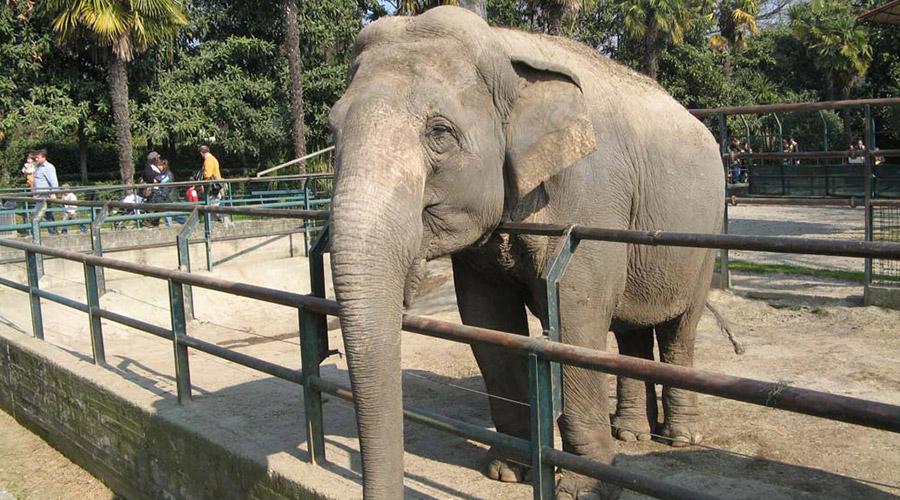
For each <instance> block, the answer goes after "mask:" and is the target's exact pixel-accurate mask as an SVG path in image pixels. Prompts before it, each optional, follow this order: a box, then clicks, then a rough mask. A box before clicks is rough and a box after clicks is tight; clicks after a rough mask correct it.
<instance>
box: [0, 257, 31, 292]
mask: <svg viewBox="0 0 900 500" xmlns="http://www.w3.org/2000/svg"><path fill="white" fill-rule="evenodd" d="M22 260H23V261H24V260H25V259H22ZM0 285H5V286H8V287H10V288H13V289H15V290H18V291H20V292H25V293H28V285H24V284H22V283H17V282H15V281H13V280H8V279H6V278H4V277H2V276H0Z"/></svg>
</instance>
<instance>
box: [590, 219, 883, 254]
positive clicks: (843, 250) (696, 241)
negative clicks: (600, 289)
mask: <svg viewBox="0 0 900 500" xmlns="http://www.w3.org/2000/svg"><path fill="white" fill-rule="evenodd" d="M572 235H573V236H575V237H576V238H580V239H583V240H595V241H618V242H621V243H632V244H637V245H653V246H657V245H669V246H681V247H696V248H723V249H730V250H753V251H759V252H779V253H802V254H809V255H838V256H843V257H874V258H879V259H900V243H885V242H871V241H854V240H813V239H809V238H794V237H787V236H737V235H732V234H701V233H676V232H669V231H632V230H624V229H603V228H599V227H581V226H575V228H573V229H572Z"/></svg>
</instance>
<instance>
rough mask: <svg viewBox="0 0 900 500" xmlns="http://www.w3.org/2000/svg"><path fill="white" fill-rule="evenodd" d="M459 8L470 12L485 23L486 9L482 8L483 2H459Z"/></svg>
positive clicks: (467, 0) (468, 0)
mask: <svg viewBox="0 0 900 500" xmlns="http://www.w3.org/2000/svg"><path fill="white" fill-rule="evenodd" d="M459 6H460V7H463V8H465V9H469V10H471V11H472V12H474V13H476V14H478V15H479V16H481V18H482V19H484V20H485V21H487V9H485V8H484V0H460V1H459Z"/></svg>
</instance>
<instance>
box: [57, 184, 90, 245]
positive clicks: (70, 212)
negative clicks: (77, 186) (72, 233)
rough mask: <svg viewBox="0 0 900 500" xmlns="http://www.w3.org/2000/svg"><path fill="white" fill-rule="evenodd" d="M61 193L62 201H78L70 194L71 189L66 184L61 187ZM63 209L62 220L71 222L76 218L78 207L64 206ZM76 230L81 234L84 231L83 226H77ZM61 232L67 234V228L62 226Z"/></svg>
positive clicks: (72, 193) (76, 197)
mask: <svg viewBox="0 0 900 500" xmlns="http://www.w3.org/2000/svg"><path fill="white" fill-rule="evenodd" d="M62 192H63V195H62V199H63V201H78V196H76V195H75V193H74V192H72V188H71V187H70V186H69V185H68V184H63V185H62ZM64 208H65V209H66V211H65V212H63V219H64V220H73V219H77V218H78V207H77V206H75V205H64ZM78 229H79V230H80V231H81V232H82V233H83V232H85V231H86V228H85V226H84V224H79V225H78ZM62 232H63V234H65V233H68V232H69V228H68V227H67V226H63V228H62Z"/></svg>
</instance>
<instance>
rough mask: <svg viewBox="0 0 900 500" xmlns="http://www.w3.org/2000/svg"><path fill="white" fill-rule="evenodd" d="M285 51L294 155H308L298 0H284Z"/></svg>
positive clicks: (301, 168)
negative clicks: (288, 78)
mask: <svg viewBox="0 0 900 500" xmlns="http://www.w3.org/2000/svg"><path fill="white" fill-rule="evenodd" d="M282 10H283V12H284V33H285V34H284V52H285V55H286V56H287V61H288V72H289V73H290V78H291V91H290V94H291V131H292V132H293V136H292V137H293V140H294V157H295V158H300V157H302V156H306V139H305V137H304V134H305V128H304V126H303V63H302V62H301V61H300V26H299V24H298V20H297V3H296V0H283V3H282ZM297 173H299V174H305V173H306V162H300V164H299V168H298V172H297Z"/></svg>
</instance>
